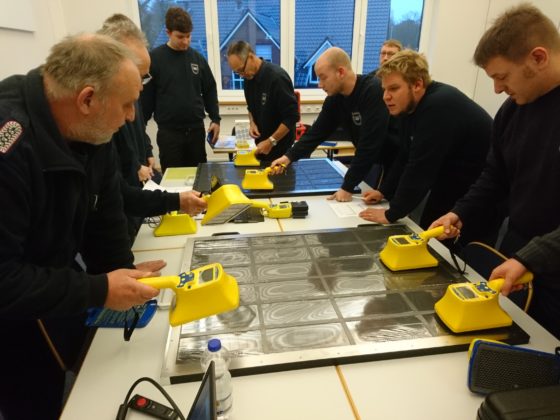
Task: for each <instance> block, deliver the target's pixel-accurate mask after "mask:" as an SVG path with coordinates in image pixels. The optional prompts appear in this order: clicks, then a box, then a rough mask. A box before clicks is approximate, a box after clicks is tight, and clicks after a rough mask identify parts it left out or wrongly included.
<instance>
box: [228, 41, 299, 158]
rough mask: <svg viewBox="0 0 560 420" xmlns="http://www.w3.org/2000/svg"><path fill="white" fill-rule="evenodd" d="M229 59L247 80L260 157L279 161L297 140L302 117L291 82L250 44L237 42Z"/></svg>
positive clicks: (251, 130)
mask: <svg viewBox="0 0 560 420" xmlns="http://www.w3.org/2000/svg"><path fill="white" fill-rule="evenodd" d="M227 55H228V63H229V66H230V67H231V69H232V70H233V71H234V72H236V73H238V74H239V75H241V76H243V78H244V79H245V82H244V84H243V91H244V93H245V100H246V101H247V109H248V110H249V121H250V126H249V134H250V136H251V137H253V138H254V139H255V143H256V144H257V154H258V155H257V157H258V158H259V159H260V160H264V161H269V162H270V161H272V160H274V159H277V158H279V157H280V156H282V155H283V154H284V153H286V151H287V150H288V149H289V148H290V147H291V146H292V144H293V143H294V139H295V138H296V123H297V122H298V120H299V113H298V105H297V99H296V96H295V94H294V85H293V84H292V80H291V79H290V76H288V73H286V71H285V70H284V69H283V68H282V67H280V66H278V65H276V64H273V63H268V62H266V61H264V60H263V59H262V58H259V57H257V56H256V55H255V52H254V51H253V48H252V47H251V45H250V44H249V43H248V42H245V41H237V42H234V43H233V44H231V45H230V46H229V48H228V52H227Z"/></svg>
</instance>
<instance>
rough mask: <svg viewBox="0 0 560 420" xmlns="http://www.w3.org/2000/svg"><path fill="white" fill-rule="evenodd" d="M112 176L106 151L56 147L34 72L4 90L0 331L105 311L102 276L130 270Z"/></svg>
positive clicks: (1, 85)
mask: <svg viewBox="0 0 560 420" xmlns="http://www.w3.org/2000/svg"><path fill="white" fill-rule="evenodd" d="M18 133H19V134H18ZM115 168H116V159H115V154H114V149H113V147H112V145H111V144H110V143H107V144H104V145H101V146H94V145H90V144H86V143H80V142H72V141H68V140H66V139H63V138H62V136H61V134H60V132H59V130H58V128H57V126H56V124H55V121H54V119H53V117H52V115H51V114H50V112H49V105H48V102H47V100H46V98H45V95H44V88H43V79H42V76H41V74H40V72H39V70H37V69H36V70H32V71H31V72H30V73H28V74H27V75H26V76H12V77H10V78H8V79H6V80H4V81H2V82H0V171H1V172H2V176H0V196H1V197H2V202H3V204H2V217H0V238H2V240H1V241H0V324H2V320H6V319H20V320H22V319H30V320H31V319H34V318H38V317H46V318H48V317H64V316H72V315H76V314H80V313H83V312H85V310H86V309H87V308H89V307H93V306H102V305H103V304H104V302H105V299H106V296H107V287H108V285H107V275H106V274H104V273H107V272H109V271H112V270H115V269H117V268H126V267H129V268H132V267H133V255H132V253H131V251H130V245H129V239H128V235H127V231H126V220H125V216H124V213H123V205H122V198H121V194H120V190H119V185H118V182H117V177H116V174H117V171H116V170H115ZM78 252H79V253H81V255H82V257H83V259H84V261H85V263H86V265H87V267H88V273H84V272H79V271H77V270H76V269H74V268H72V266H73V264H74V259H75V257H76V254H77V253H78Z"/></svg>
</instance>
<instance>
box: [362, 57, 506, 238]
mask: <svg viewBox="0 0 560 420" xmlns="http://www.w3.org/2000/svg"><path fill="white" fill-rule="evenodd" d="M377 75H378V77H380V78H381V84H382V86H383V89H384V96H383V99H384V101H385V104H386V105H387V108H388V109H389V112H390V113H391V115H393V116H395V119H396V121H395V122H396V125H397V127H398V138H399V146H400V151H399V155H398V157H397V159H396V161H395V162H394V163H393V165H392V167H391V170H390V172H389V173H388V174H387V175H386V176H385V178H384V180H383V182H382V184H381V186H380V187H379V190H373V191H368V192H365V193H364V200H365V201H366V202H368V203H375V202H379V201H381V200H382V199H384V198H385V199H387V200H389V209H387V210H385V209H375V208H369V209H366V210H364V211H362V212H361V213H360V216H361V217H362V218H364V219H366V220H369V221H372V222H378V223H393V222H395V221H397V220H398V219H400V218H402V217H405V216H407V215H409V214H410V213H411V212H413V210H415V209H416V208H417V207H418V206H420V205H421V204H424V203H425V204H424V206H423V208H422V209H419V211H418V212H419V213H420V216H419V217H417V218H413V219H415V221H416V222H417V223H418V224H419V225H420V226H421V227H423V228H424V229H425V228H427V227H428V226H429V225H430V223H431V222H432V221H433V220H434V218H435V217H437V215H440V214H442V213H444V212H445V211H449V210H450V209H451V208H452V207H453V204H454V203H455V201H456V200H457V199H458V198H459V197H461V196H462V195H463V194H464V193H465V192H466V191H467V190H468V188H469V187H470V186H471V184H472V183H473V182H474V181H475V180H476V178H477V177H478V175H480V172H481V171H482V168H483V167H484V161H485V159H486V155H487V152H488V147H489V143H490V130H491V126H492V118H491V117H490V116H489V115H488V113H487V112H486V111H484V109H482V108H481V107H480V106H479V105H477V104H476V103H475V102H474V101H472V100H471V99H469V98H468V97H467V96H465V95H464V94H463V93H461V92H460V91H459V90H458V89H456V88H454V87H452V86H449V85H446V84H444V83H439V82H435V81H432V80H431V78H430V75H429V70H428V63H427V62H426V60H425V58H424V57H423V56H422V55H420V54H418V53H417V52H415V51H412V50H403V51H400V52H398V53H397V54H395V55H394V56H393V57H392V58H391V59H390V60H388V61H387V62H385V63H384V64H383V65H382V66H381V67H380V69H379V70H378V71H377ZM497 226H498V222H497V221H496V223H495V229H497ZM466 233H468V232H465V234H466ZM476 235H478V232H477V233H476ZM476 235H475V233H474V232H470V236H471V238H472V239H474V238H476ZM477 239H480V238H477Z"/></svg>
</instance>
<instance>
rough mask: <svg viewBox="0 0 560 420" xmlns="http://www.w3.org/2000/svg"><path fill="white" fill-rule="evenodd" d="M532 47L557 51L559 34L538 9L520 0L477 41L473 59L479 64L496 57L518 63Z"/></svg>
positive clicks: (559, 47)
mask: <svg viewBox="0 0 560 420" xmlns="http://www.w3.org/2000/svg"><path fill="white" fill-rule="evenodd" d="M536 47H544V48H548V49H549V50H552V51H560V35H559V34H558V29H556V26H555V25H554V23H553V22H552V20H550V19H549V18H548V17H547V16H545V15H544V14H543V13H542V12H541V11H540V10H539V9H537V8H536V7H535V6H532V5H531V4H529V3H522V4H521V5H519V6H516V7H512V8H510V9H508V10H507V11H506V12H505V13H504V14H502V15H501V16H499V17H498V18H497V19H496V20H495V21H494V24H493V25H492V26H491V27H490V28H488V30H487V31H486V32H485V33H484V35H482V38H481V39H480V41H479V42H478V45H477V47H476V50H475V52H474V57H473V59H474V62H475V64H476V65H477V66H479V67H484V66H486V64H488V62H489V61H490V60H491V59H492V58H495V57H498V56H501V57H504V58H505V59H507V60H509V61H512V62H514V63H519V62H520V61H522V60H523V59H524V58H525V57H526V56H527V55H528V54H529V53H530V52H531V50H533V48H536Z"/></svg>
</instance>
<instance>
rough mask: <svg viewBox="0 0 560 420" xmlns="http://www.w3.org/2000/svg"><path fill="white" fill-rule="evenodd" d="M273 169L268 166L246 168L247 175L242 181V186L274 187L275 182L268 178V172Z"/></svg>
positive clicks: (251, 188) (267, 188)
mask: <svg viewBox="0 0 560 420" xmlns="http://www.w3.org/2000/svg"><path fill="white" fill-rule="evenodd" d="M270 171H272V168H270V167H268V168H266V169H247V170H245V176H244V177H243V181H242V182H241V187H242V188H243V189H244V190H272V189H274V184H273V183H272V181H271V180H270V179H268V174H269V173H270Z"/></svg>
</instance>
